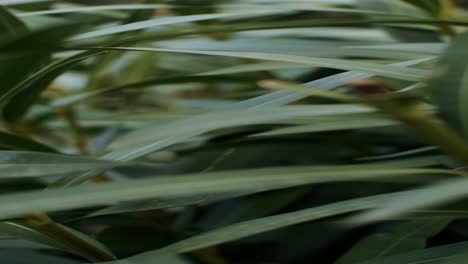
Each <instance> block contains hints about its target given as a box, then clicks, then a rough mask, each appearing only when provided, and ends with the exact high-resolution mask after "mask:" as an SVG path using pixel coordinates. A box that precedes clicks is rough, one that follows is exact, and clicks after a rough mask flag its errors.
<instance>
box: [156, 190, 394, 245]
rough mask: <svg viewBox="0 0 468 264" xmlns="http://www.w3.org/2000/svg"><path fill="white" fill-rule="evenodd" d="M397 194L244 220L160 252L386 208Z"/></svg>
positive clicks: (222, 241) (186, 240)
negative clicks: (384, 206) (381, 207)
mask: <svg viewBox="0 0 468 264" xmlns="http://www.w3.org/2000/svg"><path fill="white" fill-rule="evenodd" d="M394 195H395V194H384V195H377V196H369V197H363V198H357V199H353V200H347V201H342V202H337V203H331V204H326V205H322V206H318V207H314V208H309V209H304V210H300V211H296V212H291V213H285V214H279V215H273V216H268V217H263V218H257V219H254V220H249V221H244V222H240V223H236V224H232V225H230V226H226V227H221V228H218V229H215V230H212V231H208V232H207V233H204V234H200V235H197V236H194V237H191V238H188V239H185V240H182V241H179V242H176V243H174V244H171V245H169V246H167V247H164V248H162V249H160V251H161V252H166V251H167V252H174V253H184V252H190V251H192V250H196V249H201V248H205V247H210V246H214V245H218V244H221V243H226V242H230V241H233V240H237V239H241V238H245V237H248V236H252V235H256V234H261V233H264V232H267V231H272V230H276V229H279V228H283V227H287V226H291V225H296V224H300V223H304V222H307V221H313V220H317V219H321V218H326V217H330V216H336V215H340V214H345V213H350V212H356V211H361V210H365V209H369V208H373V207H376V206H383V205H384V204H385V203H386V202H387V201H388V200H389V199H391V198H392V197H393V196H394Z"/></svg>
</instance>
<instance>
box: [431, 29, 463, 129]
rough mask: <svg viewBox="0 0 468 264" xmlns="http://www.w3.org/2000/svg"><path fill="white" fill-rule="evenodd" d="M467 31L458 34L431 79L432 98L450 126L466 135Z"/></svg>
mask: <svg viewBox="0 0 468 264" xmlns="http://www.w3.org/2000/svg"><path fill="white" fill-rule="evenodd" d="M467 44H468V34H463V35H461V36H459V37H458V38H457V39H456V40H454V42H453V43H452V44H451V46H450V47H449V48H448V50H447V52H446V53H445V54H444V55H442V57H441V59H440V60H439V62H438V63H437V65H436V66H435V70H434V73H433V78H432V79H431V82H430V93H431V95H432V100H433V101H434V103H435V104H436V105H437V106H438V107H439V111H440V115H441V117H442V119H444V120H445V121H446V122H447V123H448V124H449V125H450V126H451V127H452V128H453V129H455V130H456V131H457V132H458V133H460V134H461V135H464V136H468V62H467V58H468V53H467V52H466V49H465V47H466V45H467Z"/></svg>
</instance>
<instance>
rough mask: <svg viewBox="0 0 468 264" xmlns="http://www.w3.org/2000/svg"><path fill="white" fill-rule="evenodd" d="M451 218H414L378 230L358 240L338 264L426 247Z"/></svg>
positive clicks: (349, 263) (358, 261)
mask: <svg viewBox="0 0 468 264" xmlns="http://www.w3.org/2000/svg"><path fill="white" fill-rule="evenodd" d="M451 220H452V219H451V218H434V219H431V218H429V219H421V220H412V221H407V222H403V223H397V224H395V225H394V226H392V227H390V228H388V230H384V231H382V232H379V231H377V232H376V233H373V234H371V235H369V236H367V237H365V238H364V239H362V240H361V241H359V242H357V244H355V245H354V246H353V247H352V248H351V249H350V250H349V251H348V252H347V253H346V254H345V255H344V256H342V257H341V258H340V259H339V260H338V261H337V262H336V264H351V263H361V262H363V261H366V260H372V259H378V258H381V257H384V256H392V255H398V254H404V253H407V252H410V251H413V250H418V249H424V248H425V247H426V244H427V240H428V239H429V238H430V237H431V236H434V235H436V234H437V233H438V232H440V231H441V230H442V229H443V228H445V227H446V226H447V224H448V223H449V222H450V221H451Z"/></svg>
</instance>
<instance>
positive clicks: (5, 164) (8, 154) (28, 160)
mask: <svg viewBox="0 0 468 264" xmlns="http://www.w3.org/2000/svg"><path fill="white" fill-rule="evenodd" d="M123 165H124V164H117V163H115V162H108V161H102V160H96V159H92V158H84V157H79V156H69V155H59V154H49V153H40V152H28V151H0V179H9V178H22V177H41V176H51V175H59V174H68V173H77V172H83V171H88V170H90V169H93V168H94V169H110V168H114V167H118V166H123Z"/></svg>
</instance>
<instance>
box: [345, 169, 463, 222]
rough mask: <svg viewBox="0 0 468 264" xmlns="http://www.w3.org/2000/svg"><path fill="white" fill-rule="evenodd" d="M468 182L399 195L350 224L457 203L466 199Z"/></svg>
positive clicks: (354, 219)
mask: <svg viewBox="0 0 468 264" xmlns="http://www.w3.org/2000/svg"><path fill="white" fill-rule="evenodd" d="M467 188H468V180H467V179H465V178H463V179H456V180H448V181H445V182H442V183H439V184H433V185H430V186H428V187H420V188H416V189H413V190H411V191H408V193H406V194H404V195H401V196H400V197H399V198H398V199H395V200H394V201H393V202H392V203H389V204H387V205H386V206H385V207H382V208H380V209H376V210H371V211H369V212H366V213H363V214H362V215H357V216H355V217H352V218H351V219H349V221H351V222H359V223H368V222H373V221H377V220H382V219H388V218H391V217H394V216H398V215H403V214H406V213H408V212H409V211H412V210H416V209H426V208H431V207H436V206H439V205H443V204H447V203H450V202H454V201H457V200H458V199H461V198H464V197H466V195H467V194H466V189H467Z"/></svg>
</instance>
